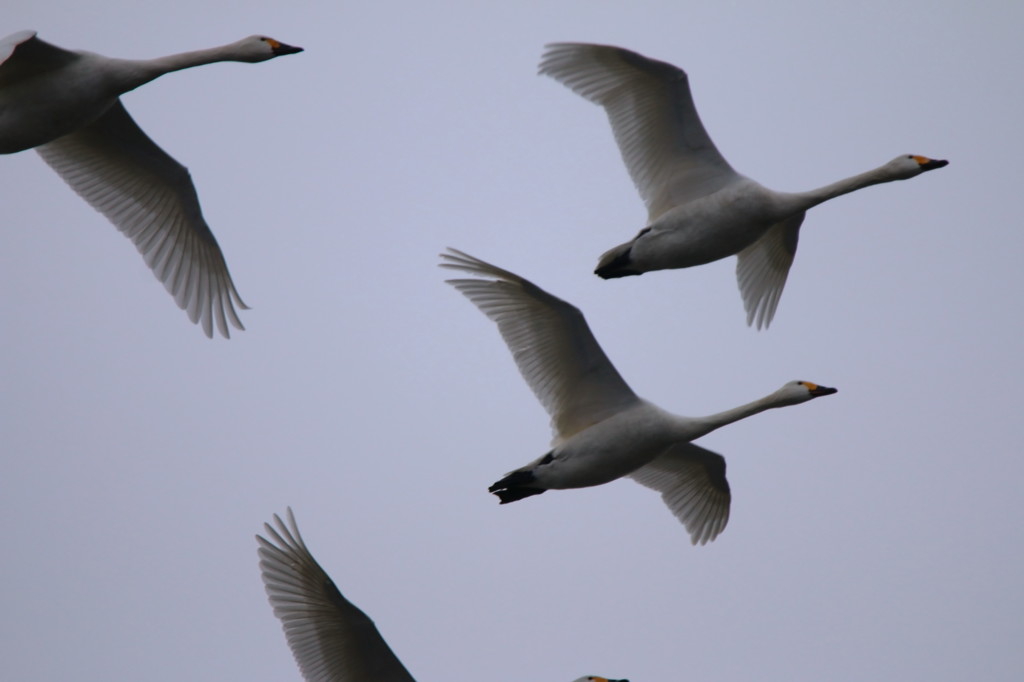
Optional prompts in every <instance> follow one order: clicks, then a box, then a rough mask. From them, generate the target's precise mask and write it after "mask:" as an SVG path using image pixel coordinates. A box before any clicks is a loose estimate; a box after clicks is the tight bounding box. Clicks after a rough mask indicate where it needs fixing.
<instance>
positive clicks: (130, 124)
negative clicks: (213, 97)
mask: <svg viewBox="0 0 1024 682" xmlns="http://www.w3.org/2000/svg"><path fill="white" fill-rule="evenodd" d="M36 150H37V151H38V152H39V155H40V156H42V158H43V160H44V161H46V163H48V164H49V165H50V166H51V167H52V168H53V169H54V170H55V171H57V173H58V174H59V175H60V176H61V177H62V178H63V179H64V181H65V182H67V183H68V185H70V186H71V188H72V189H73V190H75V192H77V193H78V194H79V195H80V196H81V197H82V198H83V199H85V200H86V201H87V202H89V204H90V205H92V207H93V208H95V209H96V210H97V211H99V212H100V213H102V214H103V215H105V216H106V217H107V219H108V220H110V221H111V222H112V223H114V225H115V226H116V227H117V228H118V229H119V230H120V231H121V232H122V233H124V235H125V236H126V237H128V238H129V239H131V240H132V243H134V244H135V247H136V248H137V249H138V250H139V252H140V253H141V254H142V256H143V258H144V259H145V261H146V264H147V265H148V266H149V267H150V268H151V269H152V270H153V274H154V275H155V276H156V277H157V279H159V280H160V281H161V282H163V284H164V286H165V287H166V288H167V291H168V292H169V293H170V294H171V296H173V297H174V300H175V302H176V303H177V304H178V306H180V307H181V308H183V309H184V310H185V311H186V312H187V313H188V317H189V319H190V320H191V321H192V322H198V323H201V324H202V327H203V331H204V332H205V333H206V335H207V336H212V335H213V327H214V324H216V326H217V329H218V331H219V332H220V333H221V335H223V336H224V337H230V332H229V329H228V322H230V323H231V325H233V326H234V327H236V328H237V329H244V328H245V327H243V326H242V321H241V320H240V319H239V318H238V313H237V311H236V306H237V307H238V308H241V309H245V308H247V307H248V306H246V305H245V303H243V302H242V299H241V297H239V295H238V291H237V290H236V289H235V285H234V282H232V280H231V275H230V273H229V272H228V267H227V263H226V262H225V260H224V255H223V254H222V253H221V250H220V246H219V245H218V244H217V240H216V239H215V238H214V236H213V232H211V231H210V228H209V227H208V226H207V224H206V221H205V220H204V219H203V215H202V212H201V210H200V208H199V199H198V197H197V196H196V191H195V187H194V186H193V184H192V179H191V178H190V177H189V173H188V170H187V169H186V168H185V167H184V166H182V165H181V164H179V163H178V162H177V161H175V160H174V159H173V158H171V157H170V156H169V155H168V154H167V153H166V152H164V151H163V150H162V149H160V147H158V146H157V145H156V144H155V143H154V142H153V141H152V140H151V139H150V138H149V137H148V136H147V135H146V134H145V133H144V132H143V131H142V129H140V128H139V127H138V125H136V123H135V121H133V120H132V118H131V116H129V115H128V112H127V111H126V110H125V108H124V106H123V105H122V104H121V103H120V102H116V103H115V104H114V105H113V106H112V107H111V108H110V109H109V110H108V111H107V112H106V113H104V114H103V116H101V117H100V118H99V119H97V120H96V121H94V122H93V123H91V124H89V125H88V126H85V127H84V128H82V129H81V130H79V131H77V132H74V133H71V134H70V135H65V136H63V137H60V138H58V139H56V140H54V141H53V142H49V143H47V144H44V145H40V146H39V147H36Z"/></svg>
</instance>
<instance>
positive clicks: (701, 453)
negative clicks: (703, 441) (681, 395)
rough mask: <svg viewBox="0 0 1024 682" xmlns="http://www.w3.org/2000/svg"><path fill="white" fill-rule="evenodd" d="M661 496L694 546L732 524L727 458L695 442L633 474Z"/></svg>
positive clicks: (670, 451)
mask: <svg viewBox="0 0 1024 682" xmlns="http://www.w3.org/2000/svg"><path fill="white" fill-rule="evenodd" d="M629 477H630V478H632V479H633V480H634V481H636V482H637V483H639V484H641V485H644V486H647V487H648V488H652V489H654V490H657V491H658V492H659V493H661V499H662V500H664V501H665V504H667V505H668V508H669V509H671V510H672V513H673V514H675V516H676V518H677V519H679V520H680V521H681V522H682V523H683V525H684V526H686V530H687V531H688V532H689V533H690V541H691V542H692V543H693V544H695V545H696V544H698V543H699V544H701V545H703V544H707V543H708V542H710V541H712V540H714V539H715V538H716V537H718V534H719V533H721V532H722V531H723V530H725V524H726V523H728V522H729V502H730V501H731V499H732V496H731V494H730V493H729V482H728V481H727V480H726V478H725V458H724V457H722V456H721V455H719V454H717V453H714V452H711V451H710V450H706V449H704V448H702V447H700V446H699V445H694V444H693V443H677V444H676V445H673V446H672V447H670V448H668V449H667V450H665V452H663V453H661V454H660V455H658V456H657V457H655V458H654V460H653V461H652V462H650V463H649V464H645V465H644V466H642V467H640V468H639V469H637V470H636V471H634V472H633V473H631V474H629Z"/></svg>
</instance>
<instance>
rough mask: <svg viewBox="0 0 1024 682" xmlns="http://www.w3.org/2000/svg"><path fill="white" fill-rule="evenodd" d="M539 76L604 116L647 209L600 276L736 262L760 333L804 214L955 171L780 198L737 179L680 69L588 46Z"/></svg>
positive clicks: (552, 50) (605, 258)
mask: <svg viewBox="0 0 1024 682" xmlns="http://www.w3.org/2000/svg"><path fill="white" fill-rule="evenodd" d="M539 69H540V73H542V74H545V75H547V76H551V77H552V78H554V79H555V80H557V81H558V82H560V83H562V84H563V85H565V86H567V87H568V88H570V89H571V90H572V91H573V92H575V93H576V94H578V95H581V96H583V97H585V98H586V99H588V100H590V101H591V102H593V103H595V104H599V105H601V106H602V107H604V109H605V112H606V113H607V114H608V119H609V121H610V122H611V125H612V132H613V133H614V134H615V141H616V142H617V143H618V145H619V151H620V152H621V153H622V159H623V161H625V163H626V168H627V169H628V170H629V175H630V177H632V178H633V183H634V184H635V185H636V187H637V190H639V192H640V196H641V197H642V198H643V200H644V203H645V204H646V205H647V211H648V218H647V226H646V227H644V228H643V229H642V230H640V232H639V234H637V236H636V237H634V238H633V239H632V240H631V241H628V242H626V243H625V244H620V245H619V246H616V247H615V248H613V249H610V250H609V251H607V252H605V254H604V255H602V256H601V259H600V261H599V262H598V265H597V269H596V270H595V272H596V273H597V274H598V275H600V276H601V277H603V278H605V279H609V278H613V277H626V276H628V275H641V274H643V273H645V272H650V271H652V270H665V269H669V268H688V267H691V266H694V265H702V264H704V263H710V262H712V261H716V260H719V259H720V258H726V257H728V256H732V255H734V254H735V255H738V256H739V259H738V260H737V262H736V278H737V280H738V281H739V288H740V295H741V296H742V297H743V306H744V308H746V311H747V324H748V325H752V324H754V323H756V324H757V328H758V329H760V328H761V327H762V326H763V327H765V328H767V327H768V325H769V324H770V323H771V321H772V317H773V316H774V315H775V308H776V307H777V306H778V304H779V297H780V296H781V295H782V288H783V287H784V286H785V284H786V276H787V275H788V274H789V268H790V266H791V265H792V263H793V256H794V255H795V254H796V244H797V238H798V236H799V233H800V224H801V223H802V222H803V220H804V213H805V212H806V211H807V209H809V208H812V207H814V206H817V205H818V204H820V203H822V202H825V201H828V200H829V199H833V198H835V197H838V196H841V195H843V194H848V193H850V192H853V191H855V190H858V189H861V188H863V187H868V186H870V185H877V184H879V183H883V182H891V181H893V180H906V179H907V178H912V177H914V176H917V175H920V174H921V173H924V172H925V171H930V170H933V169H935V168H942V167H943V166H945V165H947V164H948V161H939V160H933V159H929V158H926V157H924V156H916V155H912V154H902V155H900V156H897V157H896V158H895V159H893V160H892V161H890V162H888V163H886V164H884V165H882V166H879V167H878V168H875V169H874V170H870V171H867V172H866V173H861V174H860V175H854V176H853V177H849V178H846V179H845V180H840V181H838V182H834V183H832V184H830V185H825V186H824V187H820V188H818V189H815V190H811V191H809V192H796V193H789V192H775V191H772V190H770V189H767V188H765V187H763V186H762V185H760V184H758V183H757V182H754V181H753V180H751V179H750V178H748V177H746V176H744V175H740V174H739V173H737V172H736V171H735V170H733V168H732V166H730V165H729V163H728V162H727V161H726V160H725V159H724V158H723V157H722V155H721V154H720V153H719V151H718V150H717V149H716V148H715V144H714V142H712V141H711V138H710V137H709V136H708V134H707V131H705V130H704V126H703V124H701V121H700V117H699V116H698V115H697V108H696V107H695V106H694V103H693V97H692V95H691V94H690V86H689V82H688V79H687V76H686V73H685V72H684V71H682V70H681V69H678V68H676V67H675V66H672V65H671V64H666V63H665V62H659V61H655V60H653V59H648V58H647V57H644V56H642V55H639V54H637V53H636V52H631V51H629V50H625V49H622V48H620V47H612V46H609V45H589V44H583V43H554V44H551V45H548V46H547V49H546V51H545V52H544V55H543V57H542V58H541V62H540V67H539Z"/></svg>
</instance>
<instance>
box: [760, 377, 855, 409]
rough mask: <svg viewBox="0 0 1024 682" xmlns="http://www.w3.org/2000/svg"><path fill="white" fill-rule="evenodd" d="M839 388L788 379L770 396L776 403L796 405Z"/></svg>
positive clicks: (829, 393)
mask: <svg viewBox="0 0 1024 682" xmlns="http://www.w3.org/2000/svg"><path fill="white" fill-rule="evenodd" d="M838 390H839V389H836V388H829V387H828V386H821V385H820V384H815V383H813V382H811V381H790V382H789V383H787V384H784V385H783V386H782V388H780V389H779V390H778V391H776V392H775V394H774V395H773V396H772V397H773V398H774V399H775V401H777V403H778V405H780V406H781V405H797V404H799V403H805V402H807V401H808V400H812V399H814V398H820V397H821V396H823V395H832V394H833V393H836V392H838Z"/></svg>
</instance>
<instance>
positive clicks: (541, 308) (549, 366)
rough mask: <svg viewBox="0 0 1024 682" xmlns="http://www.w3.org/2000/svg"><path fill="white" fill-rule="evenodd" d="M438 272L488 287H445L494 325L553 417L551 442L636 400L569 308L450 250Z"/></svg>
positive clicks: (524, 282) (578, 314)
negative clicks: (445, 271)
mask: <svg viewBox="0 0 1024 682" xmlns="http://www.w3.org/2000/svg"><path fill="white" fill-rule="evenodd" d="M441 258H442V259H443V261H444V262H442V263H441V267H444V268H451V269H455V270H464V271H466V272H471V273H473V274H476V275H480V276H481V277H487V278H489V279H451V280H448V283H449V284H451V285H452V286H454V287H455V288H456V289H458V290H459V291H460V292H462V294H464V295H465V296H466V298H468V299H469V300H470V301H472V302H473V303H474V304H475V305H476V306H477V307H478V308H480V310H481V311H482V312H483V313H484V314H485V315H487V316H488V317H489V318H491V319H492V320H493V321H494V322H496V323H497V325H498V330H499V331H500V332H501V336H502V338H504V340H505V343H506V344H507V345H508V347H509V350H510V351H511V352H512V356H513V358H514V359H515V362H516V365H517V366H518V367H519V371H520V373H521V374H522V375H523V378H524V379H525V380H526V383H527V384H529V386H530V388H531V389H532V390H533V392H534V394H535V395H536V396H537V399H538V400H540V402H541V404H542V405H543V406H544V409H546V410H547V412H548V414H550V415H551V425H552V428H553V430H554V431H555V436H556V438H555V439H556V441H557V440H559V439H565V438H568V437H570V436H571V435H573V434H574V433H577V432H579V431H581V430H583V429H585V428H586V427H588V426H590V425H592V424H595V423H597V422H599V421H601V420H602V419H604V418H606V417H607V416H609V415H611V414H613V413H615V412H618V411H619V410H621V409H623V408H624V407H626V406H628V405H630V404H632V403H633V402H635V401H636V400H638V398H637V396H636V394H634V393H633V391H632V389H630V388H629V386H628V385H627V384H626V382H625V381H624V380H623V379H622V377H621V376H620V375H619V373H618V371H616V369H615V367H614V366H613V365H612V363H611V361H610V360H608V357H607V356H606V355H605V354H604V351H603V350H601V346H600V345H598V343H597V339H595V338H594V335H593V333H591V331H590V327H589V326H587V322H586V320H585V319H584V318H583V314H582V313H581V312H580V311H579V310H578V309H577V308H576V307H575V306H573V305H571V304H569V303H566V302H565V301H563V300H561V299H559V298H556V297H554V296H552V295H551V294H549V293H547V292H546V291H544V290H543V289H541V288H540V287H538V286H536V285H534V284H532V283H531V282H529V281H527V280H525V279H523V278H522V277H519V276H518V275H515V274H513V273H511V272H508V271H507V270H502V269H501V268H498V267H495V266H493V265H490V264H489V263H485V262H484V261H482V260H479V259H477V258H474V257H473V256H470V255H468V254H466V253H463V252H461V251H457V250H455V249H449V250H448V253H443V254H441Z"/></svg>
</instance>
